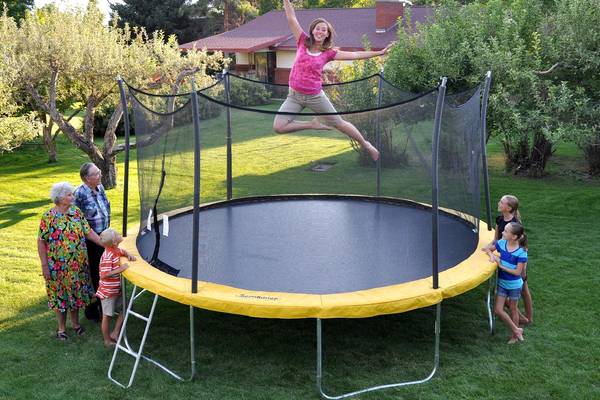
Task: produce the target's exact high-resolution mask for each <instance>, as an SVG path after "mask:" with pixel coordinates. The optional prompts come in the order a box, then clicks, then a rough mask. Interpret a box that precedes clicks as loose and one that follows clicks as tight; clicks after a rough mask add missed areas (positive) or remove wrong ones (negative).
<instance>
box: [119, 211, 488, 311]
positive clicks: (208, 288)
mask: <svg viewBox="0 0 600 400" xmlns="http://www.w3.org/2000/svg"><path fill="white" fill-rule="evenodd" d="M136 231H137V229H136ZM493 236H494V232H493V231H488V230H487V225H486V224H485V223H483V222H481V223H480V232H479V245H478V248H477V249H476V250H475V252H474V253H473V254H472V255H471V256H470V257H469V258H467V259H466V260H464V261H463V262H461V263H460V264H458V265H457V266H455V267H453V268H450V269H448V270H446V271H444V272H442V273H440V274H439V288H438V289H433V288H432V278H431V277H428V278H425V279H420V280H417V281H413V282H407V283H402V284H398V285H392V286H386V287H381V288H375V289H369V290H361V291H357V292H349V293H338V294H329V295H316V294H299V293H282V292H260V291H253V290H243V289H239V288H234V287H231V286H225V285H218V284H214V283H209V282H203V281H198V292H197V293H192V282H191V280H190V279H187V278H178V277H175V276H172V275H169V274H166V273H164V272H162V271H159V270H158V269H156V268H154V267H152V266H151V265H150V264H148V263H147V262H146V261H145V260H143V259H142V257H141V256H140V254H139V253H138V251H137V246H136V243H135V241H136V235H130V236H128V237H127V238H125V240H124V242H123V248H125V249H126V250H127V251H128V252H129V253H131V254H134V255H135V256H136V257H137V260H136V261H132V262H131V261H130V262H129V265H130V267H129V268H128V269H127V270H126V271H125V272H124V273H123V275H124V276H125V278H126V279H127V280H129V281H130V282H131V283H133V284H134V285H137V286H138V287H142V288H144V289H146V290H148V291H150V292H153V293H156V294H158V295H159V296H162V297H165V298H168V299H170V300H173V301H176V302H179V303H182V304H187V305H192V306H194V307H198V308H204V309H207V310H212V311H219V312H225V313H230V314H239V315H246V316H249V317H258V318H283V319H294V318H364V317H372V316H376V315H383V314H396V313H401V312H406V311H410V310H414V309H417V308H422V307H427V306H430V305H433V304H437V303H439V302H441V301H442V300H443V299H444V298H448V297H453V296H457V295H459V294H461V293H464V292H467V291H469V290H471V289H473V288H475V287H477V286H479V285H480V284H481V283H482V282H485V281H486V280H487V279H489V278H490V276H491V275H492V274H493V273H494V271H495V270H496V266H495V264H492V263H490V262H489V260H488V257H487V255H486V254H485V253H484V252H482V251H480V250H479V249H480V248H481V247H483V246H485V245H487V244H488V243H489V242H491V241H492V239H493Z"/></svg>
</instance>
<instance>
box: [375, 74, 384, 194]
mask: <svg viewBox="0 0 600 400" xmlns="http://www.w3.org/2000/svg"><path fill="white" fill-rule="evenodd" d="M382 97H383V67H381V71H379V81H378V82H377V108H379V107H381V99H382ZM375 137H376V139H375V146H376V147H377V150H379V158H378V159H377V196H381V155H382V153H381V132H380V128H379V110H377V111H376V112H375Z"/></svg>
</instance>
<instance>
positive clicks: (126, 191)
mask: <svg viewBox="0 0 600 400" xmlns="http://www.w3.org/2000/svg"><path fill="white" fill-rule="evenodd" d="M117 82H118V83H119V92H120V93H121V106H122V108H123V124H124V128H125V167H124V170H125V171H124V175H123V179H124V182H123V226H122V229H121V232H123V237H126V236H127V208H128V204H129V202H128V197H129V146H130V144H129V139H130V137H129V129H130V125H129V107H127V96H126V94H125V84H124V83H123V79H121V76H118V77H117Z"/></svg>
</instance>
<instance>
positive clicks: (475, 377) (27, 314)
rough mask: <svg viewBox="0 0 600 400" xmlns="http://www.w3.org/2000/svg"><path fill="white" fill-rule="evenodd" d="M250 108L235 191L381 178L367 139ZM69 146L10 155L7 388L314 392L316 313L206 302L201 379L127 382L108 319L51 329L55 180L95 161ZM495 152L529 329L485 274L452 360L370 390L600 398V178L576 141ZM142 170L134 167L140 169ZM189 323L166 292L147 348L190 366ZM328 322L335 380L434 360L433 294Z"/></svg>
mask: <svg viewBox="0 0 600 400" xmlns="http://www.w3.org/2000/svg"><path fill="white" fill-rule="evenodd" d="M234 122H235V121H234ZM215 123H217V122H215ZM237 123H239V124H240V126H241V125H243V126H245V128H246V129H245V130H244V131H245V132H254V134H252V133H247V134H246V136H244V135H243V134H240V136H236V137H235V138H234V142H235V143H236V148H235V155H234V156H235V157H236V164H235V166H234V167H235V170H234V173H235V183H234V185H235V186H234V189H235V195H237V196H239V195H248V194H268V193H274V192H303V191H314V192H319V191H327V192H344V191H351V192H356V193H372V190H373V188H374V185H373V178H374V170H373V169H372V168H363V167H359V166H358V164H357V163H356V154H355V153H354V152H352V151H351V148H350V146H349V144H348V141H347V140H345V139H344V138H343V137H342V136H340V135H339V134H337V133H326V134H319V135H316V134H310V133H306V134H303V135H275V134H267V135H264V134H260V132H265V130H268V124H270V121H269V119H268V118H265V120H264V121H262V122H253V123H254V124H255V125H252V126H251V127H250V128H249V126H248V121H247V120H244V119H243V118H242V119H241V120H240V121H238V122H237ZM263 124H266V125H263ZM240 131H241V129H236V130H235V132H240ZM204 140H205V141H207V142H206V152H205V153H204V156H203V157H204V158H203V160H204V167H203V168H204V170H203V171H204V172H205V175H204V176H205V178H206V181H205V182H206V185H205V186H204V187H203V199H204V200H206V201H208V200H213V199H219V198H222V197H223V195H224V187H223V179H222V176H223V171H224V167H223V165H224V160H225V153H224V150H223V148H222V143H219V142H218V140H221V139H218V140H217V139H215V140H216V141H215V142H212V143H209V142H210V140H211V138H210V137H205V139H204ZM59 150H60V151H59V154H58V159H59V162H58V163H57V164H54V165H49V164H47V163H46V156H45V153H44V151H43V149H42V148H41V147H40V146H35V145H28V146H25V147H23V148H22V149H20V150H18V151H16V152H15V153H11V154H4V155H2V156H0V243H1V246H0V362H1V364H0V365H1V366H2V370H3V371H4V372H3V373H2V374H1V375H0V399H38V398H39V399H59V398H60V399H63V398H72V399H146V398H161V399H171V398H173V399H176V398H177V399H179V398H191V397H197V398H202V399H240V398H243V399H304V398H316V394H315V389H314V386H315V378H314V375H315V322H314V320H291V321H287V320H266V319H252V318H247V317H241V316H235V315H225V314H218V313H213V312H208V311H204V310H197V311H196V351H197V354H198V355H197V362H198V376H197V377H196V379H195V380H194V381H193V382H189V383H178V382H176V381H174V380H173V379H172V378H170V377H169V376H167V375H165V374H163V373H162V372H160V371H159V370H158V369H157V368H155V367H153V366H151V365H149V364H148V363H144V362H142V364H141V365H140V369H139V371H138V375H137V378H136V382H135V383H134V386H133V387H132V388H131V389H129V390H127V391H124V390H122V389H120V388H118V387H116V386H115V385H113V384H111V383H110V382H109V380H108V378H107V377H106V372H107V369H108V364H109V362H110V357H111V355H112V353H111V352H110V351H108V350H106V349H105V348H104V346H103V344H102V338H101V334H100V330H99V326H97V325H95V324H92V323H90V322H88V321H85V320H82V321H83V325H84V326H85V327H86V328H87V334H86V336H85V337H83V338H77V339H70V340H69V342H67V343H61V342H58V341H57V340H56V339H54V338H53V334H54V330H55V328H56V322H55V317H54V314H53V313H52V312H50V311H49V310H48V308H47V307H46V304H45V300H46V295H45V290H44V286H43V281H42V278H41V272H40V266H39V261H38V258H37V251H36V241H35V237H36V231H37V225H38V223H39V217H40V215H41V214H42V212H43V211H45V210H46V209H48V208H49V207H50V206H51V204H50V202H49V201H48V200H47V198H48V192H49V188H50V186H51V184H52V183H54V182H57V181H60V180H67V181H70V182H72V183H74V184H76V183H78V181H79V177H78V169H79V165H80V164H81V163H82V162H84V161H86V157H85V156H84V155H83V153H81V152H78V151H77V150H75V149H74V148H73V146H72V145H70V144H68V143H66V142H65V141H64V140H61V142H60V143H59ZM489 153H490V154H489V160H490V170H491V171H490V172H491V190H492V198H493V201H494V202H495V201H497V199H498V198H499V197H500V196H501V195H502V194H504V193H513V194H516V195H517V196H518V197H519V198H520V200H521V204H522V207H521V211H522V214H523V217H524V221H525V224H526V227H527V229H528V232H529V237H530V257H531V258H530V260H531V261H530V264H529V265H530V273H529V275H530V287H531V290H532V294H533V298H534V305H535V323H534V325H533V326H531V327H530V328H527V329H526V334H525V336H526V341H525V342H524V343H521V344H519V345H515V346H508V345H506V344H505V342H506V340H507V336H508V332H507V330H506V328H504V327H503V326H498V330H497V333H496V334H495V335H493V336H489V335H488V333H487V330H486V324H487V320H486V317H485V308H484V302H483V300H484V293H485V287H484V286H485V285H484V286H482V287H480V288H478V289H476V290H473V291H471V292H469V293H467V294H465V295H462V296H460V297H457V298H453V299H450V300H447V301H445V302H444V303H443V305H442V336H441V361H440V369H439V372H438V373H437V375H436V376H435V378H434V379H433V380H432V381H430V382H429V383H427V384H424V385H420V386H416V387H407V388H400V389H393V390H389V391H384V392H378V393H375V394H368V395H364V396H362V397H361V398H365V399H397V398H406V399H449V398H452V399H456V398H465V399H470V398H478V399H479V398H483V399H497V398H502V399H548V398H554V399H575V398H577V399H597V398H600V386H599V385H600V383H599V382H600V372H599V371H600V369H599V367H598V366H599V365H600V322H599V321H600V318H599V315H598V314H599V311H598V310H599V309H600V307H599V306H598V304H599V303H600V291H599V290H598V287H599V286H600V279H599V278H598V273H597V268H598V260H599V259H600V246H598V243H599V242H600V230H599V229H598V228H597V223H598V221H599V220H600V182H599V181H598V180H590V179H587V178H586V177H585V175H584V174H583V173H582V170H583V168H584V167H585V165H584V163H583V161H582V159H581V158H582V157H581V154H580V153H579V152H578V151H577V149H576V148H575V147H573V146H569V145H561V146H560V147H559V150H558V152H557V154H556V155H555V157H553V159H552V160H551V163H550V165H549V168H548V171H549V175H548V176H547V177H546V178H544V179H542V180H532V179H527V178H521V177H514V176H510V175H505V174H504V172H503V168H502V154H501V149H500V147H499V146H498V145H497V144H490V146H489ZM241 159H243V162H242V161H239V160H241ZM323 160H325V161H331V162H334V163H335V165H334V167H333V168H332V169H331V170H330V171H329V172H327V173H322V174H315V173H313V172H310V171H309V167H310V166H311V165H313V164H314V163H315V162H319V161H323ZM182 162H183V163H185V162H187V161H185V160H183V161H182ZM119 167H120V170H121V171H122V164H119ZM390 173H393V171H392V172H390ZM396 173H398V174H399V172H396ZM398 177H400V175H398ZM393 178H394V177H393V176H392V179H393ZM119 179H120V181H119V186H118V188H117V189H115V190H111V191H110V192H109V197H110V199H111V202H112V205H113V225H114V226H116V227H118V228H119V229H120V226H121V216H122V188H123V185H122V174H120V175H119ZM132 179H133V181H134V182H135V180H136V179H137V171H136V169H135V168H133V169H132ZM403 179H406V177H403ZM386 185H389V182H387V183H386ZM384 188H388V189H385V190H389V191H390V192H389V193H392V192H393V191H394V190H395V189H394V188H393V187H392V186H384ZM138 196H139V194H138V191H137V188H136V187H135V185H133V186H132V187H131V193H130V204H131V205H132V206H131V210H130V214H129V218H128V222H129V223H130V225H133V224H135V223H137V218H138V217H137V214H136V213H137V211H136V210H137V209H138ZM134 328H135V327H134ZM134 328H131V329H130V330H131V332H133V331H134V330H135V329H134ZM187 332H188V309H187V307H185V306H182V305H179V304H176V303H172V302H169V301H166V300H162V301H160V302H159V306H158V314H157V316H156V318H155V320H154V322H153V325H152V329H151V331H150V337H149V341H148V343H147V347H146V349H147V351H148V352H149V353H151V354H152V355H153V356H155V357H156V358H157V359H159V360H161V361H164V362H165V363H166V364H168V365H169V366H172V367H173V368H174V369H176V370H178V371H185V370H186V368H187V366H188V364H187V362H188V359H189V358H188V357H189V356H188V336H187V335H188V334H187ZM324 333H325V372H326V375H325V386H326V388H327V389H328V390H329V391H330V392H340V391H345V390H351V389H358V388H361V387H363V386H367V385H372V384H382V383H390V382H395V381H399V380H408V379H415V378H421V377H423V376H425V375H426V374H427V373H428V372H429V368H430V365H431V360H432V344H433V341H432V338H433V309H424V310H417V311H414V312H410V313H405V314H400V315H393V316H385V317H377V318H369V319H362V320H326V321H324ZM133 336H134V337H135V335H133ZM126 366H127V364H126V363H124V364H123V368H121V369H120V370H119V373H124V372H125V368H124V367H126Z"/></svg>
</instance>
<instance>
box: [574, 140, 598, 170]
mask: <svg viewBox="0 0 600 400" xmlns="http://www.w3.org/2000/svg"><path fill="white" fill-rule="evenodd" d="M579 147H580V148H581V150H583V154H584V156H585V159H586V161H587V163H588V172H589V174H590V175H591V176H600V132H599V133H597V134H596V136H595V137H592V138H590V139H589V140H587V141H585V142H584V143H581V144H580V145H579Z"/></svg>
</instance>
